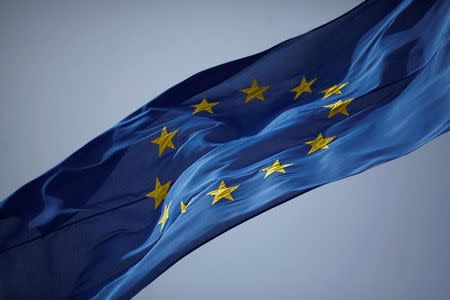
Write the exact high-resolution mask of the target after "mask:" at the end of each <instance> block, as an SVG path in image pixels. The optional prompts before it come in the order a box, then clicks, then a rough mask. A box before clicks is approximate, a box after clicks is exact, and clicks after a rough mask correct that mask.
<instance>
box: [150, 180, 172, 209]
mask: <svg viewBox="0 0 450 300" xmlns="http://www.w3.org/2000/svg"><path fill="white" fill-rule="evenodd" d="M170 183H171V181H170V180H169V181H167V182H166V183H165V184H161V182H160V181H159V179H158V177H156V183H155V188H154V189H153V191H151V192H150V193H148V194H146V195H145V196H146V197H148V198H153V199H155V209H157V208H158V206H159V205H160V204H161V202H162V201H163V200H164V198H166V196H167V192H168V191H169V188H170Z"/></svg>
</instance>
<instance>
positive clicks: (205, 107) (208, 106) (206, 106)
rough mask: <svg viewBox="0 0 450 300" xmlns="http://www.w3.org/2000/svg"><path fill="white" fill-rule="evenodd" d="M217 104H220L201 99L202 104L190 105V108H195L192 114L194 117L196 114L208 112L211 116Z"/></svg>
mask: <svg viewBox="0 0 450 300" xmlns="http://www.w3.org/2000/svg"><path fill="white" fill-rule="evenodd" d="M219 103H220V102H208V101H207V100H206V98H203V100H202V102H200V103H199V104H195V105H191V106H192V107H194V108H195V109H194V112H193V113H192V114H193V115H195V114H196V113H198V112H201V111H206V112H209V113H210V114H213V111H212V108H213V107H214V106H216V105H217V104H219Z"/></svg>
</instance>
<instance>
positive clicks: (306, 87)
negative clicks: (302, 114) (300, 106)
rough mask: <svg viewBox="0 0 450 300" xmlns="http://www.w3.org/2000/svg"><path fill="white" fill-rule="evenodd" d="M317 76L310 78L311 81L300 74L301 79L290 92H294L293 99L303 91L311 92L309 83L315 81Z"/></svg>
mask: <svg viewBox="0 0 450 300" xmlns="http://www.w3.org/2000/svg"><path fill="white" fill-rule="evenodd" d="M316 80H317V78H314V79H312V80H311V81H307V80H306V78H305V76H302V81H301V82H300V83H299V85H297V86H296V87H294V88H293V89H292V90H291V92H294V93H295V96H294V100H297V98H298V97H300V96H301V95H302V94H303V93H310V94H312V90H311V85H312V84H313V83H314V82H316Z"/></svg>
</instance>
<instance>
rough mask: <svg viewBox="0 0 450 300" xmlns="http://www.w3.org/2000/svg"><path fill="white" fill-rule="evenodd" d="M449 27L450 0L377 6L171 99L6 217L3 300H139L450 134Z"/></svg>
mask: <svg viewBox="0 0 450 300" xmlns="http://www.w3.org/2000/svg"><path fill="white" fill-rule="evenodd" d="M449 22H450V2H449V1H447V0H436V1H432V0H429V1H420V0H416V1H413V0H403V1H400V0H377V1H375V0H373V1H370V0H369V1H366V2H364V3H363V4H362V5H360V6H358V7H357V8H355V9H353V10H352V11H350V12H349V13H347V14H345V15H344V16H342V17H340V18H338V19H336V20H334V21H333V22H331V23H329V24H327V25H324V26H322V27H320V28H318V29H315V30H313V31H311V32H309V33H306V34H304V35H301V36H299V37H296V38H293V39H291V40H288V41H286V42H283V43H281V44H279V45H277V46H275V47H273V48H271V49H269V50H266V51H264V52H261V53H259V54H256V55H253V56H250V57H247V58H243V59H240V60H236V61H233V62H229V63H226V64H223V65H220V66H217V67H214V68H211V69H209V70H206V71H203V72H200V73H198V74H196V75H194V76H192V77H191V78H189V79H187V80H185V81H183V82H181V83H180V84H178V85H176V86H174V87H173V88H171V89H169V90H167V91H166V92H164V93H163V94H161V95H160V96H158V97H156V98H155V99H154V100H152V101H150V102H149V103H148V104H146V105H144V106H143V107H142V108H140V109H139V110H138V111H136V112H134V113H133V114H131V115H130V116H128V117H127V118H125V119H124V120H122V121H121V122H119V123H118V124H117V125H116V126H114V127H113V128H111V129H110V130H108V131H107V132H105V133H103V134H102V135H100V136H98V137H97V138H95V139H94V140H92V141H91V142H90V143H88V144H87V145H85V146H83V147H82V148H81V149H80V150H78V151H77V152H75V153H74V154H73V155H71V156H70V157H69V158H67V159H66V160H65V161H63V162H62V163H60V164H59V165H57V166H56V167H54V168H53V169H51V170H50V171H48V172H47V173H45V174H43V175H42V176H40V177H38V178H37V179H35V180H33V181H31V182H30V183H28V184H26V185H24V186H23V187H22V188H20V189H19V190H18V191H17V192H15V193H14V194H12V195H11V196H10V197H8V198H7V199H5V200H4V201H2V202H1V203H0V270H1V271H0V299H62V298H70V299H89V298H93V299H128V298H130V297H132V296H133V295H135V294H136V293H137V292H138V291H139V290H140V289H142V288H144V287H145V286H146V285H147V284H149V283H150V282H152V281H153V280H154V279H155V278H157V277H158V276H159V275H160V274H161V273H163V272H164V271H165V270H166V269H168V268H169V267H170V266H172V265H173V264H174V263H176V262H177V261H178V260H180V259H181V258H182V257H183V256H185V255H187V254H188V253H189V252H191V251H193V250H194V249H196V248H197V247H199V246H201V245H202V244H204V243H206V242H208V241H209V240H211V239H213V238H214V237H216V236H218V235H220V234H221V233H223V232H225V231H227V230H228V229H230V228H232V227H234V226H236V225H238V224H240V223H242V222H244V221H246V220H248V219H249V218H252V217H254V216H256V215H258V214H260V213H262V212H264V211H266V210H268V209H270V208H272V207H274V206H277V205H279V204H281V203H283V202H285V201H287V200H290V199H292V198H294V197H296V196H298V195H300V194H302V193H305V192H307V191H309V190H311V189H314V188H316V187H318V186H321V185H323V184H326V183H328V182H332V181H336V180H339V179H341V178H345V177H348V176H351V175H354V174H357V173H359V172H362V171H364V170H366V169H368V168H370V167H372V166H375V165H378V164H380V163H383V162H386V161H389V160H391V159H394V158H397V157H400V156H402V155H405V154H407V153H409V152H411V151H413V150H415V149H417V148H418V147H420V146H421V145H423V144H424V143H426V142H428V141H430V140H431V139H433V138H435V137H437V136H439V135H441V134H443V133H444V132H446V131H447V130H448V129H449V126H450V121H449V120H450V99H449V92H450V88H449V81H450V72H449V68H450V59H449V57H450V55H449V54H450V44H449V36H450V35H449ZM325 222H326V221H325Z"/></svg>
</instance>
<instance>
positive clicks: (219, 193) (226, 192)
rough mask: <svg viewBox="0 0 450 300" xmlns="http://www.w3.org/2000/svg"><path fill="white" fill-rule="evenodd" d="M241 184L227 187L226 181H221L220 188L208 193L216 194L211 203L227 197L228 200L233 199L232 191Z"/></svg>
mask: <svg viewBox="0 0 450 300" xmlns="http://www.w3.org/2000/svg"><path fill="white" fill-rule="evenodd" d="M238 187H239V186H238V185H236V186H232V187H227V186H226V184H225V181H223V180H222V181H221V182H220V185H219V188H218V189H217V190H213V191H211V192H209V193H208V195H211V196H214V199H213V202H212V204H211V205H214V204H216V203H217V202H219V200H220V199H222V198H225V199H227V200H230V201H233V200H234V199H233V196H232V195H231V193H232V192H233V191H235V190H236V189H237V188H238Z"/></svg>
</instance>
